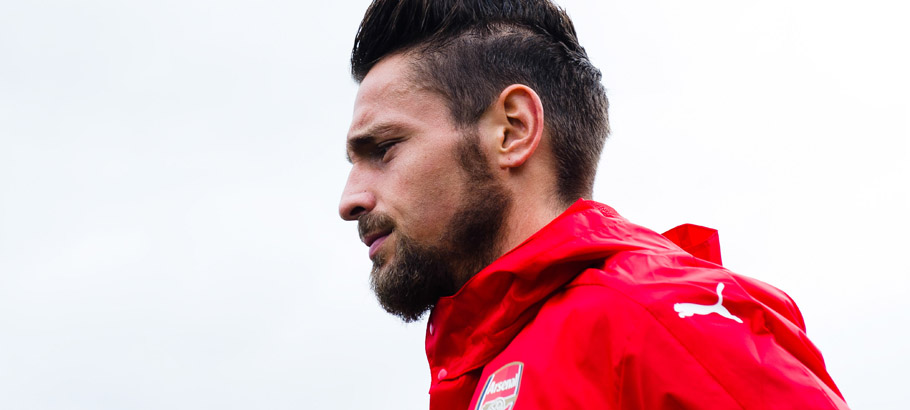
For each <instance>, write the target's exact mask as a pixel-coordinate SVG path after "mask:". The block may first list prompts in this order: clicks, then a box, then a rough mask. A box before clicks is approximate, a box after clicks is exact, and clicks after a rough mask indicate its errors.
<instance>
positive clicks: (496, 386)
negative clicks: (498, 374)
mask: <svg viewBox="0 0 910 410" xmlns="http://www.w3.org/2000/svg"><path fill="white" fill-rule="evenodd" d="M519 376H521V375H519V374H516V375H515V377H513V378H511V379H509V380H503V381H501V382H499V383H493V385H492V386H490V391H489V392H488V393H487V394H491V393H499V392H501V391H503V390H506V389H511V388H513V387H515V385H516V384H518V377H519Z"/></svg>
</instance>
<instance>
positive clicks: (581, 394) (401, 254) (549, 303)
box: [339, 0, 846, 410]
mask: <svg viewBox="0 0 910 410" xmlns="http://www.w3.org/2000/svg"><path fill="white" fill-rule="evenodd" d="M351 62H352V71H353V74H354V78H355V79H356V80H357V81H358V82H359V83H360V89H359V92H358V95H357V98H356V101H355V104H354V118H353V121H352V123H351V128H350V131H349V134H348V137H347V152H348V156H349V159H350V161H351V164H352V169H351V173H350V176H349V178H348V182H347V186H346V187H345V190H344V194H343V197H342V200H341V205H340V209H339V211H340V214H341V216H342V218H344V219H347V220H352V221H353V220H356V221H358V229H359V233H360V237H361V239H362V241H363V242H364V243H365V244H366V245H367V246H368V247H369V257H370V259H371V260H372V261H373V270H372V272H371V276H370V277H371V285H372V287H373V289H374V291H375V292H376V295H377V297H378V299H379V302H380V304H381V305H382V306H383V308H385V309H386V310H387V311H389V312H390V313H392V314H395V315H398V316H400V317H401V318H402V319H404V320H405V321H414V320H417V319H419V318H420V317H422V316H423V315H424V314H425V313H426V312H427V311H430V310H432V313H431V314H430V317H429V320H428V322H429V323H428V325H427V340H426V347H427V357H428V360H429V364H430V370H431V375H432V378H433V380H432V384H431V387H430V407H431V408H432V409H434V410H437V409H509V408H513V407H514V408H516V409H606V408H640V409H652V408H712V409H713V408H846V404H845V403H844V401H843V398H842V397H841V395H840V392H839V391H838V390H837V387H836V386H835V384H834V382H833V381H832V380H831V378H830V377H829V376H828V374H827V372H826V371H825V367H824V363H823V361H822V358H821V355H820V354H819V352H818V351H817V350H816V349H815V347H814V346H813V345H812V344H811V343H810V342H809V340H808V339H807V338H806V334H805V326H804V324H803V322H802V318H801V316H800V313H799V310H798V309H797V308H796V306H795V304H794V303H793V302H792V301H791V300H790V299H789V297H787V296H786V295H785V294H784V293H783V292H781V291H779V290H777V289H775V288H773V287H771V286H769V285H766V284H764V283H761V282H759V281H756V280H754V279H750V278H746V277H743V276H739V275H736V274H734V273H732V272H730V271H728V270H726V269H724V268H723V267H722V266H721V265H720V262H721V261H720V257H719V256H720V255H719V250H718V249H717V244H716V232H714V231H711V230H708V229H706V228H700V227H695V226H691V225H689V226H682V227H680V228H677V229H675V230H673V231H671V232H668V233H667V234H665V235H666V236H662V235H659V234H657V233H654V232H652V231H650V230H648V229H645V228H642V227H639V226H636V225H634V224H631V223H630V222H628V221H626V220H625V219H623V218H622V217H621V216H619V215H618V214H617V213H616V212H615V211H613V210H612V209H611V208H609V207H607V206H606V205H603V204H599V203H596V202H593V201H590V200H587V199H589V198H590V197H591V191H592V186H593V180H594V174H595V169H596V165H597V161H598V159H599V156H600V152H601V148H602V147H603V143H604V140H605V138H606V135H607V133H608V129H609V127H608V122H607V98H606V95H605V92H604V88H603V86H602V85H601V83H600V72H599V71H598V70H597V69H596V68H595V67H594V66H592V65H591V63H590V61H589V60H588V58H587V55H586V54H585V51H584V49H583V48H582V47H581V46H580V45H579V44H578V41H577V38H576V35H575V30H574V28H573V26H572V23H571V21H570V20H569V18H568V17H567V16H566V14H565V13H564V12H563V11H562V10H561V9H559V8H558V7H556V6H555V5H553V4H552V3H550V2H548V1H546V0H537V1H531V0H524V1H520V0H513V1H509V0H500V1H480V0H475V1H470V0H463V1H454V0H444V1H425V0H398V1H393V0H376V1H374V3H373V4H372V5H371V6H370V8H369V9H368V10H367V13H366V16H365V17H364V19H363V22H362V23H361V27H360V31H359V33H358V34H357V39H356V41H355V45H354V51H353V54H352V59H351ZM579 198H586V199H579ZM671 239H672V241H671ZM674 242H675V243H674Z"/></svg>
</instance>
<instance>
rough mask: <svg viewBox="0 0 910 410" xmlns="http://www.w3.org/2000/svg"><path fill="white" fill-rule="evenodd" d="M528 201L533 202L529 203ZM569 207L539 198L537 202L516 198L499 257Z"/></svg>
mask: <svg viewBox="0 0 910 410" xmlns="http://www.w3.org/2000/svg"><path fill="white" fill-rule="evenodd" d="M528 201H531V202H530V203H529V202H528ZM568 207H569V206H568V205H562V204H559V203H557V202H554V201H550V200H547V199H544V198H543V197H538V200H537V201H533V200H531V199H530V198H522V199H520V200H519V199H517V198H516V200H515V201H514V202H513V203H512V206H511V207H510V208H511V209H509V212H508V213H507V216H506V221H505V224H504V225H503V231H502V236H501V238H502V239H501V241H500V243H499V245H500V246H499V254H498V255H497V257H499V256H502V255H503V254H505V253H506V252H508V251H510V250H512V249H514V248H515V247H516V246H518V245H520V244H521V243H522V242H524V241H525V240H526V239H528V238H530V237H531V235H534V234H535V233H537V231H539V230H540V229H541V228H543V227H544V226H546V225H547V224H549V223H550V222H551V221H552V220H553V219H555V218H556V217H557V216H559V215H560V214H561V213H563V212H564V211H565V210H566V209H568Z"/></svg>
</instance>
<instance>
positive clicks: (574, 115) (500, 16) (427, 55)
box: [351, 0, 609, 205]
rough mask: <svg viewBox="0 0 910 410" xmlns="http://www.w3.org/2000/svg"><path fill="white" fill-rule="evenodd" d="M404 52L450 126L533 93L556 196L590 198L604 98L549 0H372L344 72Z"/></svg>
mask: <svg viewBox="0 0 910 410" xmlns="http://www.w3.org/2000/svg"><path fill="white" fill-rule="evenodd" d="M402 52H410V53H412V54H414V55H416V56H418V58H416V59H415V60H414V64H413V65H414V67H413V68H414V70H415V73H414V74H415V80H416V81H418V82H419V83H420V84H422V85H423V86H425V87H427V88H428V89H430V90H433V91H436V92H437V93H439V94H440V95H442V96H444V97H445V98H446V101H447V105H448V107H449V109H450V111H451V116H452V119H453V120H454V122H455V123H456V125H458V126H460V127H470V126H472V125H473V124H475V123H476V122H477V121H478V120H479V118H480V117H481V116H482V115H483V113H484V112H485V111H486V110H487V108H488V107H489V105H490V104H491V103H493V101H494V100H495V98H496V97H497V96H498V95H499V93H500V92H501V91H502V90H503V89H504V88H506V87H508V86H509V85H511V84H524V85H527V86H529V87H530V88H531V89H533V90H534V91H536V92H537V94H538V95H539V96H540V99H541V101H542V103H543V107H544V112H545V113H546V122H545V128H546V131H547V137H548V138H549V140H550V141H552V150H553V156H554V159H555V161H556V164H557V167H556V169H555V171H554V172H555V173H556V176H557V179H556V186H555V187H554V189H555V192H556V194H557V196H558V199H559V201H560V202H562V203H563V204H565V205H568V204H571V203H572V202H574V201H575V200H576V199H578V198H579V197H585V198H590V196H591V191H592V187H593V184H594V174H595V171H596V168H597V162H598V160H599V158H600V153H601V150H602V148H603V144H604V141H605V139H606V137H607V134H608V132H609V125H608V121H607V106H608V103H607V97H606V93H605V91H604V88H603V85H602V84H601V83H600V79H601V75H600V71H599V70H598V69H597V68H596V67H594V66H593V65H592V64H591V62H590V60H589V59H588V56H587V54H586V53H585V50H584V48H582V47H581V45H579V43H578V39H577V37H576V34H575V28H574V26H573V25H572V21H571V20H570V19H569V17H568V16H567V15H566V14H565V12H564V11H563V10H562V9H560V8H559V7H557V6H556V5H554V4H553V3H551V2H550V1H548V0H499V1H484V0H376V1H374V2H373V4H372V5H371V6H370V8H369V9H368V10H367V12H366V15H365V16H364V18H363V21H362V22H361V25H360V30H359V32H358V33H357V37H356V39H355V42H354V49H353V52H352V54H351V71H352V73H353V75H354V78H355V79H356V80H357V81H358V82H359V81H362V80H363V79H364V78H365V77H366V75H367V74H368V73H369V71H370V69H371V68H372V67H373V66H374V65H375V64H376V63H377V62H379V61H380V60H382V59H383V58H384V57H386V56H389V55H392V54H396V53H402Z"/></svg>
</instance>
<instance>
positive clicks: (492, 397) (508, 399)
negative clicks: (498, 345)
mask: <svg viewBox="0 0 910 410" xmlns="http://www.w3.org/2000/svg"><path fill="white" fill-rule="evenodd" d="M522 369H524V363H522V362H512V363H509V364H507V365H505V366H503V367H501V368H500V369H499V370H497V371H496V372H494V373H493V374H491V375H490V378H489V379H487V383H486V384H484V385H483V391H482V392H481V393H480V399H478V400H477V407H476V408H475V410H511V409H512V407H513V406H515V400H518V387H520V386H521V370H522Z"/></svg>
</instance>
